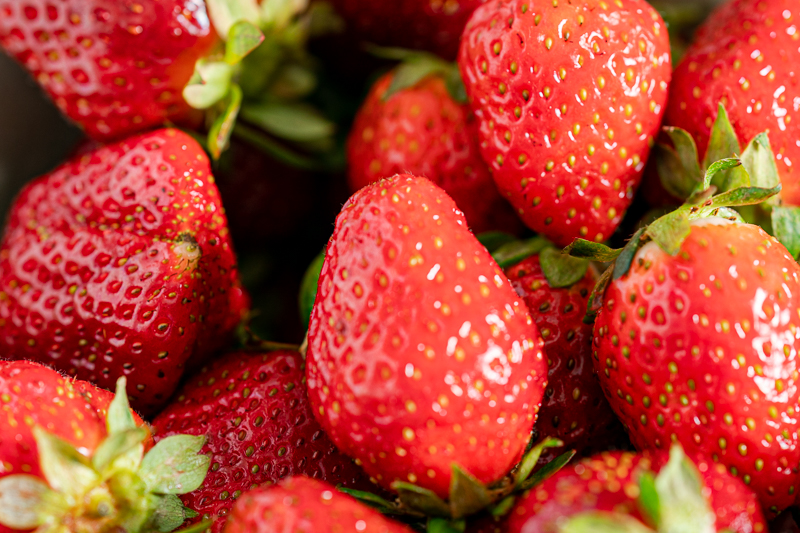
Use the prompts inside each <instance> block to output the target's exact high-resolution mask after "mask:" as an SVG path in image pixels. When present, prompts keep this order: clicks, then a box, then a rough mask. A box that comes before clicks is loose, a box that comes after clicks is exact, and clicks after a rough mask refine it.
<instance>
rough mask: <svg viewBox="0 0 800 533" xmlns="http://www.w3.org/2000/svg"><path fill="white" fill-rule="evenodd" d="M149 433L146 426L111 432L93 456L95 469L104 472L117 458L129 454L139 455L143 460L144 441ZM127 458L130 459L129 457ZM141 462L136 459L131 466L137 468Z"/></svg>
mask: <svg viewBox="0 0 800 533" xmlns="http://www.w3.org/2000/svg"><path fill="white" fill-rule="evenodd" d="M147 435H148V431H147V430H146V429H145V428H134V429H128V430H125V431H117V432H114V433H111V434H110V435H109V436H108V437H106V439H105V440H104V441H103V442H102V443H100V446H98V447H97V449H96V450H95V452H94V455H93V456H92V465H93V466H94V468H95V470H97V471H98V472H101V473H103V472H104V471H105V470H106V469H107V468H108V467H110V466H111V465H112V464H113V463H114V462H115V461H116V460H117V459H119V458H122V457H123V456H127V455H128V454H130V455H131V456H138V457H139V459H140V460H141V457H142V454H143V453H144V448H143V446H142V443H144V440H145V439H146V438H147ZM137 452H138V453H137ZM125 458H126V459H128V457H125ZM139 464H140V463H139V461H134V463H133V464H132V465H131V466H132V467H133V469H134V470H135V469H136V468H137V467H138V466H139Z"/></svg>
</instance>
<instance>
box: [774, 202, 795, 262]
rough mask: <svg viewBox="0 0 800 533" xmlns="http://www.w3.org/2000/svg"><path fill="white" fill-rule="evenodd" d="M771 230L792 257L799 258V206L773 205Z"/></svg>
mask: <svg viewBox="0 0 800 533" xmlns="http://www.w3.org/2000/svg"><path fill="white" fill-rule="evenodd" d="M772 230H773V232H774V233H775V238H776V239H778V240H779V241H780V242H781V243H782V244H783V245H784V246H785V247H786V249H787V250H789V253H790V254H792V257H794V258H795V259H798V258H800V207H780V206H779V207H774V208H773V209H772Z"/></svg>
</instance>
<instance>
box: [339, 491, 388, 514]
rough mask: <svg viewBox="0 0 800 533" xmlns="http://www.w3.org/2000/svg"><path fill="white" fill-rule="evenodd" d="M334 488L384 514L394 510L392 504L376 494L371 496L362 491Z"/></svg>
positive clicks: (369, 493)
mask: <svg viewBox="0 0 800 533" xmlns="http://www.w3.org/2000/svg"><path fill="white" fill-rule="evenodd" d="M336 488H337V490H338V491H339V492H342V493H344V494H347V495H348V496H350V497H352V498H355V499H356V500H358V501H360V502H361V503H364V504H367V505H369V506H370V507H375V508H377V509H378V510H379V511H381V512H382V513H384V514H386V513H387V512H390V511H392V510H393V509H394V505H393V504H392V502H390V501H388V500H385V499H383V498H381V497H380V496H378V495H377V494H373V493H371V492H366V491H363V490H354V489H348V488H347V487H336Z"/></svg>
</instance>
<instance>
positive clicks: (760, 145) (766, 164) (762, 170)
mask: <svg viewBox="0 0 800 533" xmlns="http://www.w3.org/2000/svg"><path fill="white" fill-rule="evenodd" d="M741 160H742V166H743V167H744V168H745V169H746V170H747V173H748V175H749V176H750V183H748V184H747V185H750V186H752V187H761V188H762V189H772V188H773V187H775V186H777V185H780V183H781V178H780V175H779V174H778V165H777V164H776V163H775V154H774V153H773V152H772V146H771V145H770V143H769V135H767V134H766V133H759V134H758V135H756V136H755V138H754V139H753V140H752V141H750V144H748V145H747V148H745V150H744V152H742V157H741Z"/></svg>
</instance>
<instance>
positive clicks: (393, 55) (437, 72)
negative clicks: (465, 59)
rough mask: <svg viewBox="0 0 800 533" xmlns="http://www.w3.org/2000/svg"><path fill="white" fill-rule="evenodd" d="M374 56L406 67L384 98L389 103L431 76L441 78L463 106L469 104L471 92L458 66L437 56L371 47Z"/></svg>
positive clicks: (452, 96) (394, 78)
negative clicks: (392, 98)
mask: <svg viewBox="0 0 800 533" xmlns="http://www.w3.org/2000/svg"><path fill="white" fill-rule="evenodd" d="M367 50H368V51H369V52H370V53H372V54H373V55H375V56H377V57H380V58H383V59H391V60H395V61H402V63H401V64H400V65H399V66H398V67H397V68H396V69H395V71H394V75H393V77H392V82H391V83H390V84H389V88H388V89H387V90H386V92H385V93H384V95H383V100H384V101H385V100H388V99H390V98H391V97H392V96H394V95H395V94H397V93H398V92H400V91H402V90H405V89H408V88H411V87H414V86H415V85H417V84H418V83H419V82H421V81H422V80H424V79H425V78H428V77H430V76H439V77H441V78H442V80H443V81H444V83H445V87H446V88H447V92H448V93H449V94H450V97H451V98H452V99H453V100H455V101H456V102H458V103H460V104H465V103H467V90H466V87H464V81H463V80H462V78H461V73H460V71H459V70H458V65H456V64H455V63H452V62H448V61H445V60H443V59H442V58H440V57H439V56H437V55H434V54H430V53H427V52H420V51H418V50H407V49H404V48H387V47H381V46H374V45H369V46H368V47H367Z"/></svg>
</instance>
